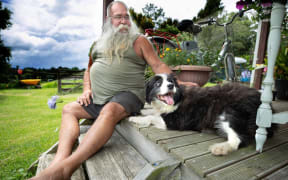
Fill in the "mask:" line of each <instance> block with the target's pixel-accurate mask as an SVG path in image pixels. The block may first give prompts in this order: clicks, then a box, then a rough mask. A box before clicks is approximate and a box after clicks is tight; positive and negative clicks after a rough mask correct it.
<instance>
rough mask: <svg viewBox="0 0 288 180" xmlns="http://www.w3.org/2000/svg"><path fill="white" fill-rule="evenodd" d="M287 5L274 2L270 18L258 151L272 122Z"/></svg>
mask: <svg viewBox="0 0 288 180" xmlns="http://www.w3.org/2000/svg"><path fill="white" fill-rule="evenodd" d="M284 13H285V5H283V4H280V3H276V2H275V3H273V8H272V12H271V18H270V34H269V38H268V47H267V53H268V67H267V75H266V77H265V79H264V82H263V86H264V91H263V93H262V95H261V101H262V104H261V105H260V107H259V109H258V112H257V119H256V124H257V126H258V129H257V130H256V135H255V139H256V151H259V152H262V149H263V145H264V143H265V141H266V139H267V130H266V128H268V127H271V123H272V121H273V120H272V118H273V117H272V110H271V107H270V103H271V102H272V85H273V83H274V79H273V71H274V66H275V61H276V58H277V55H278V51H279V47H280V41H281V32H280V29H281V24H282V21H283V18H284Z"/></svg>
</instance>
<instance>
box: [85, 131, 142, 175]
mask: <svg viewBox="0 0 288 180" xmlns="http://www.w3.org/2000/svg"><path fill="white" fill-rule="evenodd" d="M81 136H82V137H80V139H81V138H83V136H84V134H83V135H81ZM146 164H147V162H146V160H145V159H144V158H143V157H142V156H141V155H140V154H139V153H138V152H137V151H136V150H135V149H134V148H133V147H132V146H131V145H129V144H128V143H127V142H126V141H125V140H124V139H123V138H122V137H121V136H120V135H119V134H118V133H117V132H114V133H113V136H112V137H111V138H110V140H109V141H108V142H107V143H106V144H105V145H104V147H103V148H102V149H101V150H100V151H98V152H97V153H96V154H95V155H93V156H92V157H90V158H89V159H88V160H87V161H86V162H85V167H86V171H87V175H88V177H89V179H101V180H105V179H107V180H108V179H119V180H121V179H123V180H126V179H133V178H134V177H135V176H136V175H137V173H138V172H139V171H140V170H141V169H142V168H144V166H145V165H146Z"/></svg>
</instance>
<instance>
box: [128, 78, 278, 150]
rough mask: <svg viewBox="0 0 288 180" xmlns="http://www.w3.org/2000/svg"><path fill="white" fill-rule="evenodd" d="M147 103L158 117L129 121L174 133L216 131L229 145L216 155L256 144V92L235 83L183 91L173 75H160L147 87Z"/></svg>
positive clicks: (214, 147) (270, 132) (223, 145)
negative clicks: (252, 143)
mask: <svg viewBox="0 0 288 180" xmlns="http://www.w3.org/2000/svg"><path fill="white" fill-rule="evenodd" d="M146 101H147V102H148V103H149V104H151V105H152V107H153V108H154V109H156V112H158V115H156V116H155V115H152V116H151V115H148V116H145V117H137V116H135V117H130V119H129V120H130V121H132V122H135V123H137V124H142V125H143V124H145V125H154V126H156V127H157V128H161V129H171V130H195V131H202V130H205V129H216V130H217V132H219V134H220V135H223V136H225V137H227V141H226V142H223V143H217V144H214V145H212V146H211V147H210V151H211V152H212V153H213V154H215V155H225V154H228V153H229V152H232V151H235V150H237V149H238V148H239V146H245V145H247V144H248V143H249V142H251V140H254V135H255V132H256V129H257V126H256V113H257V109H258V107H259V106H260V104H261V101H260V93H259V92H258V91H257V90H256V89H253V88H248V87H246V86H241V85H238V84H236V83H233V84H232V83H231V84H225V85H222V86H221V85H217V86H213V87H206V88H201V87H184V86H179V85H178V84H177V82H176V79H175V77H174V76H173V75H172V74H171V75H168V74H158V75H156V76H154V77H153V78H152V79H151V80H150V81H149V82H148V83H147V85H146ZM272 129H273V128H270V129H268V137H271V136H272V135H273V130H272Z"/></svg>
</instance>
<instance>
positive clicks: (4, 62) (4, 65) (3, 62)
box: [0, 1, 12, 82]
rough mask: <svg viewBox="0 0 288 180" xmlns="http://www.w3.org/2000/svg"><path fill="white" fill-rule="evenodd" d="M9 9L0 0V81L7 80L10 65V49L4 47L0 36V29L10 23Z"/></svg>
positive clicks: (8, 25)
mask: <svg viewBox="0 0 288 180" xmlns="http://www.w3.org/2000/svg"><path fill="white" fill-rule="evenodd" d="M10 17H11V11H10V10H9V9H7V8H2V2H1V1H0V82H7V81H8V78H7V77H8V74H9V69H10V68H11V65H10V63H9V61H10V58H11V49H10V48H9V47H6V46H5V45H4V43H3V40H2V37H1V30H4V29H7V28H9V27H10V26H11V25H12V23H11V22H10Z"/></svg>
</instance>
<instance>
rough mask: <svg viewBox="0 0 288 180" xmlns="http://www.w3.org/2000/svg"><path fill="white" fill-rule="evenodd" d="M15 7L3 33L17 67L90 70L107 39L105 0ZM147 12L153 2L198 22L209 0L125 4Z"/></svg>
mask: <svg viewBox="0 0 288 180" xmlns="http://www.w3.org/2000/svg"><path fill="white" fill-rule="evenodd" d="M1 1H2V5H3V6H4V7H7V8H8V9H10V10H11V11H12V12H13V14H12V19H11V22H12V24H13V25H12V26H11V27H10V28H9V29H8V30H4V31H1V37H2V39H3V40H4V44H5V45H6V46H9V47H11V48H12V58H11V60H10V63H11V65H12V67H16V66H19V67H20V68H25V67H34V68H51V67H59V66H62V67H70V68H71V67H78V68H79V69H82V68H86V67H87V64H88V52H89V48H90V46H91V44H92V43H93V42H94V41H95V40H97V39H98V38H99V36H100V35H101V26H102V6H103V3H102V0H85V1H79V0H65V1H63V0H1ZM122 1H123V2H125V3H126V4H127V5H128V7H132V8H134V10H135V11H136V12H138V13H140V12H141V13H142V8H144V7H145V5H146V4H147V3H153V4H155V5H156V6H158V7H161V8H163V9H164V12H165V16H166V17H171V18H173V19H178V20H183V19H192V18H193V17H194V16H196V15H197V13H198V12H199V10H200V9H202V8H204V6H205V3H206V0H197V1H195V0H193V1H192V0H177V1H174V0H170V1H169V0H137V1H136V0H122ZM236 2H237V0H222V3H223V5H224V6H225V10H226V11H228V12H231V11H237V9H236Z"/></svg>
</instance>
